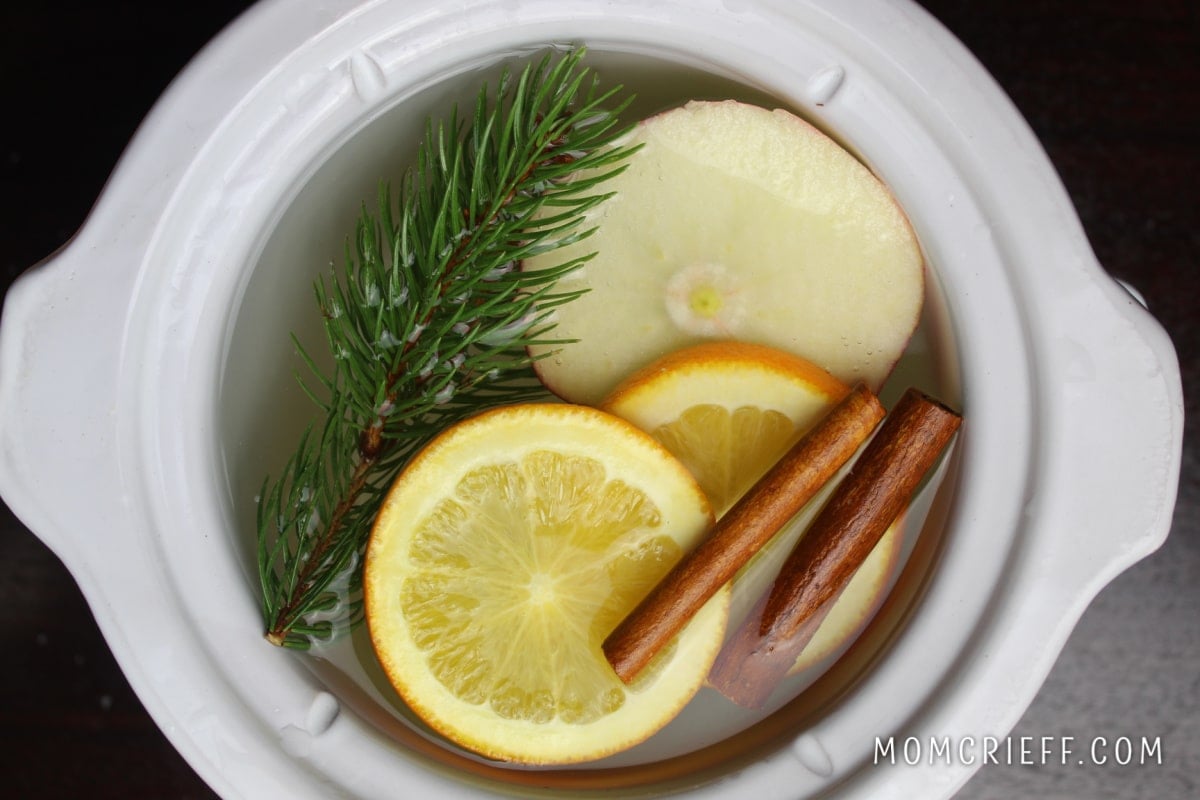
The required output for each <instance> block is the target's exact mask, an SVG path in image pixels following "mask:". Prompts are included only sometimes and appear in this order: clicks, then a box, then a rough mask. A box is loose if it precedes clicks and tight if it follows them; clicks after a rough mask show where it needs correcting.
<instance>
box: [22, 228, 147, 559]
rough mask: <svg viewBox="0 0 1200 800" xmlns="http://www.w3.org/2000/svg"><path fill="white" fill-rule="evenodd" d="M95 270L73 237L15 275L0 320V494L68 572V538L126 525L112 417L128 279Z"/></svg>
mask: <svg viewBox="0 0 1200 800" xmlns="http://www.w3.org/2000/svg"><path fill="white" fill-rule="evenodd" d="M104 263H109V264H112V263H114V262H113V261H112V260H111V259H109V258H101V257H100V256H99V254H98V253H96V251H95V250H94V249H93V248H91V247H89V246H88V245H87V244H85V243H83V242H81V241H80V240H79V239H77V240H76V241H74V242H72V243H71V244H70V245H68V246H67V247H66V248H64V249H63V250H60V251H59V253H57V254H56V255H54V256H52V257H51V258H50V259H48V260H47V261H44V262H42V263H41V264H39V265H38V266H36V267H33V268H32V269H30V270H29V271H28V272H26V273H25V274H24V275H22V276H21V277H20V278H18V279H17V281H16V282H15V283H13V285H12V286H11V287H10V289H9V291H8V294H7V295H6V296H5V298H4V307H3V312H2V313H0V494H2V495H3V497H4V501H5V502H6V503H7V504H8V506H9V507H10V508H11V509H12V510H13V512H14V513H15V514H16V515H17V517H18V518H19V519H20V520H21V521H22V522H23V523H24V524H25V525H26V526H27V527H28V528H30V529H31V530H32V531H33V532H34V533H35V534H36V535H37V536H38V538H40V539H41V540H42V541H43V542H45V543H46V544H47V545H48V546H49V547H50V548H51V549H52V550H54V551H55V553H56V554H57V555H58V557H59V558H60V559H62V560H63V561H64V562H65V563H67V566H68V567H72V566H77V563H76V562H77V559H75V558H73V556H72V551H73V550H74V549H75V548H73V547H72V544H71V540H72V534H73V533H74V534H76V535H79V534H78V532H80V531H103V532H104V535H105V537H106V538H107V537H109V536H110V535H112V536H119V535H120V532H121V531H122V530H125V529H127V527H128V526H127V525H125V524H124V521H125V517H126V512H125V509H124V506H123V503H122V502H121V496H122V492H121V485H120V481H119V471H118V464H117V455H116V447H115V441H116V438H115V433H116V430H115V429H116V419H117V416H116V413H115V410H116V407H117V403H116V387H117V373H118V369H119V354H120V347H121V338H122V337H121V328H122V324H123V320H124V317H125V312H126V308H127V306H128V303H129V297H130V295H131V292H130V282H131V280H132V275H127V274H118V273H126V272H129V271H128V270H122V269H120V268H115V269H105V268H103V266H102V264H104ZM77 267H78V268H77ZM108 543H109V544H115V542H111V541H109V542H108Z"/></svg>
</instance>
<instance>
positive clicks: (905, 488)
mask: <svg viewBox="0 0 1200 800" xmlns="http://www.w3.org/2000/svg"><path fill="white" fill-rule="evenodd" d="M961 422H962V419H961V417H960V416H959V415H958V414H957V413H955V412H954V411H951V410H950V409H948V408H946V407H945V406H944V405H942V404H941V403H939V402H938V401H936V400H933V399H932V398H929V397H927V396H926V395H923V394H921V393H920V392H918V391H916V390H913V389H910V390H908V392H906V393H905V394H904V396H903V397H902V398H901V399H900V401H899V402H898V403H897V404H896V407H895V408H894V409H892V411H891V413H890V414H888V417H887V419H886V420H885V421H884V423H883V425H881V426H880V428H879V431H878V433H876V434H875V438H873V439H872V440H871V441H870V443H868V444H867V446H866V447H865V448H864V449H863V452H862V455H860V456H859V459H858V461H857V462H856V463H855V465H854V467H853V468H852V469H851V471H850V473H849V474H848V475H847V476H846V477H845V478H844V479H843V480H842V482H841V483H840V484H839V485H838V487H837V488H836V489H835V490H834V493H833V494H832V496H831V497H830V498H829V501H828V502H827V503H826V504H825V506H824V508H822V509H821V512H820V513H819V514H818V515H817V517H816V519H814V520H813V522H812V524H811V525H810V526H809V529H808V530H807V531H806V532H805V533H804V535H803V536H802V537H801V539H800V541H799V542H797V544H796V547H795V548H794V549H793V550H792V552H791V554H789V556H788V559H787V561H785V562H784V565H783V567H781V568H780V571H779V575H778V577H777V578H776V579H775V584H774V586H773V587H772V589H771V591H770V592H769V593H767V594H765V595H764V596H763V598H761V599H760V600H759V601H758V603H757V604H756V605H755V607H754V609H753V610H752V611H751V612H750V613H749V614H748V615H747V617H746V620H745V621H744V622H743V623H742V624H741V626H740V627H739V628H738V629H737V631H736V632H735V633H734V635H733V636H732V637H731V638H730V639H729V641H728V642H726V644H725V646H724V647H723V648H722V650H721V652H720V654H718V656H717V659H716V661H715V662H714V664H713V667H712V669H711V670H710V671H709V677H708V682H709V685H710V686H712V687H713V688H714V689H716V690H717V691H719V692H721V693H722V694H723V695H725V696H726V697H728V698H729V699H730V700H732V701H733V702H735V703H738V704H739V705H742V706H746V707H748V708H758V707H761V706H762V705H764V704H765V703H766V701H767V699H768V698H769V697H770V695H771V693H772V692H773V691H774V690H775V688H776V687H777V686H778V684H779V682H780V681H782V680H783V678H784V677H786V675H787V673H788V671H789V670H790V669H791V667H792V665H793V664H795V663H796V659H797V658H798V657H799V655H800V653H801V652H802V651H803V650H804V648H805V646H806V645H807V644H808V642H809V641H810V640H811V639H812V637H813V636H814V635H815V634H816V632H817V629H818V628H820V626H821V623H822V622H823V621H824V620H825V617H826V616H827V615H828V614H829V611H830V610H831V609H832V608H833V606H834V605H835V604H836V603H837V600H838V597H840V595H841V593H842V591H843V590H844V589H845V588H846V585H847V584H849V583H850V580H851V578H853V577H854V573H855V572H856V571H857V570H858V568H859V567H860V566H862V563H863V561H864V560H865V559H866V557H867V555H868V554H870V552H871V550H872V549H874V547H875V545H876V544H878V542H879V539H880V537H882V536H883V534H884V533H885V532H886V531H887V529H888V528H889V527H890V526H891V525H892V523H893V522H895V520H896V518H897V517H898V516H899V513H900V512H901V511H902V510H903V509H904V508H905V507H906V506H907V505H908V504H909V503H910V502H911V500H912V496H913V494H914V493H915V491H916V488H917V486H918V485H919V484H920V482H921V480H922V478H924V476H925V474H926V473H927V472H928V471H929V470H930V469H931V468H932V466H933V464H934V463H935V462H936V461H937V458H938V456H939V455H940V454H941V452H942V450H943V449H944V448H945V446H946V444H947V443H948V442H949V441H950V438H951V437H952V436H953V434H954V432H955V431H956V430H958V428H959V426H960V424H961Z"/></svg>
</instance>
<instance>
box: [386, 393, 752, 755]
mask: <svg viewBox="0 0 1200 800" xmlns="http://www.w3.org/2000/svg"><path fill="white" fill-rule="evenodd" d="M711 522H712V512H711V510H710V506H709V504H708V501H707V500H706V499H705V497H704V495H703V493H702V492H701V490H700V488H699V487H698V486H697V485H696V482H695V480H694V479H693V478H692V476H691V475H690V474H689V472H688V471H687V469H686V468H685V467H684V466H683V465H682V464H681V463H680V462H679V461H678V460H677V459H675V458H674V457H672V456H671V455H670V454H669V453H668V452H667V451H666V450H665V449H664V448H663V447H662V446H661V445H659V444H658V443H657V442H655V441H654V440H653V439H652V438H651V437H649V436H648V435H646V434H645V433H643V432H641V431H640V430H638V429H637V428H635V427H633V426H632V425H630V424H629V423H627V422H625V421H623V420H620V419H618V418H617V417H614V416H612V415H610V414H606V413H603V412H601V411H599V410H596V409H592V408H585V407H581V406H572V405H566V404H528V405H517V406H509V407H506V408H502V409H498V410H495V411H490V412H485V413H484V414H481V415H479V416H477V417H474V418H472V419H470V420H467V421H466V422H463V423H460V424H458V425H456V426H453V427H451V428H450V429H448V430H447V431H446V432H444V433H443V434H442V435H441V436H440V437H439V438H437V439H435V440H434V442H432V443H431V444H430V445H429V446H428V447H427V448H425V449H424V450H423V451H422V452H421V453H419V454H418V455H417V456H416V457H415V458H414V459H413V460H412V462H410V464H409V465H408V466H407V467H406V468H405V470H404V471H403V473H402V474H401V475H400V477H399V478H398V479H397V481H396V483H395V484H394V486H393V487H392V488H391V490H390V492H389V494H388V496H387V498H386V500H385V501H384V504H383V506H382V509H381V511H380V513H379V515H378V517H377V519H376V523H375V527H374V530H373V532H372V536H371V541H370V545H369V548H368V552H367V559H366V565H365V572H364V590H365V597H366V612H367V621H368V625H369V628H370V635H371V640H372V643H373V644H374V647H375V651H376V653H377V655H378V658H379V661H380V663H381V664H382V666H383V669H384V671H385V672H386V674H387V675H388V677H389V678H390V680H391V682H392V683H393V685H394V686H395V688H396V689H397V691H398V692H399V694H400V696H401V697H402V698H403V700H404V701H405V703H407V704H408V706H409V707H410V708H412V709H413V711H414V712H415V713H416V714H417V715H418V716H420V717H421V718H422V719H423V720H424V721H425V722H426V723H427V724H428V725H429V726H430V727H431V728H433V729H434V730H435V731H437V732H439V733H440V734H442V735H443V736H445V737H446V738H448V739H450V740H451V741H453V742H456V743H458V744H459V745H461V746H463V747H465V748H468V749H470V750H472V751H475V752H476V753H479V754H481V755H484V756H486V757H489V758H492V759H498V760H506V761H514V762H520V763H525V764H564V763H574V762H579V761H585V760H590V759H595V758H600V757H602V756H605V755H609V754H612V753H615V752H618V751H620V750H623V749H626V748H628V747H630V746H632V745H634V744H636V743H638V742H640V741H642V740H644V739H646V738H647V737H649V736H650V735H651V734H652V733H653V732H654V731H656V730H658V729H659V728H661V727H662V726H663V725H665V724H666V723H667V722H668V721H669V720H670V719H671V718H672V717H674V716H675V714H677V713H678V712H679V710H680V709H681V708H682V707H683V706H684V705H685V704H686V703H687V702H688V700H689V699H690V698H691V697H692V696H693V694H695V692H696V691H697V689H698V688H699V687H700V686H701V684H702V683H703V680H704V677H705V675H706V673H707V672H708V669H709V667H710V666H711V664H712V661H713V659H714V658H715V657H716V653H717V651H718V649H719V647H720V645H721V642H722V640H723V638H724V632H725V624H726V619H727V616H728V608H729V595H728V592H723V593H722V594H721V595H718V596H716V597H714V598H713V599H712V601H710V602H709V603H708V604H707V605H706V606H705V607H704V608H703V609H702V610H701V612H700V613H699V614H697V616H696V617H695V618H694V619H693V620H692V622H691V623H690V624H689V625H688V627H687V628H686V629H684V630H683V631H682V632H681V633H680V634H679V636H678V637H676V639H675V640H674V641H673V643H672V645H671V646H670V647H668V648H667V649H666V650H665V651H664V652H663V653H661V654H660V655H659V657H658V658H657V659H656V661H655V662H654V663H652V664H651V665H650V666H649V667H648V668H647V669H646V670H645V672H644V673H643V674H642V675H641V676H639V678H638V680H637V681H636V682H635V683H634V684H632V685H629V686H626V685H625V684H623V683H622V682H621V681H620V679H618V678H617V676H616V674H615V673H614V672H613V670H612V668H611V667H610V666H609V664H608V662H607V661H606V660H605V658H604V655H603V653H602V651H601V643H602V642H603V641H604V638H605V637H606V636H607V635H608V634H609V632H610V631H611V630H612V629H613V628H614V627H616V625H617V623H618V622H619V621H620V620H621V619H622V618H624V617H625V616H626V615H627V614H628V613H629V612H630V611H631V610H632V609H633V607H634V606H635V605H636V604H637V603H638V602H639V601H640V600H641V598H642V597H643V596H644V595H645V594H646V593H647V592H649V590H650V588H651V587H652V586H653V585H654V584H655V583H657V582H658V580H659V579H660V578H661V577H662V575H663V574H664V573H665V572H666V571H667V570H668V569H670V567H671V566H672V565H673V564H674V563H675V562H676V561H678V560H679V559H680V558H681V557H682V555H683V554H684V553H685V552H686V551H687V550H689V549H690V548H691V547H692V546H693V545H694V544H695V543H696V542H697V541H698V540H699V539H700V538H701V537H702V536H703V535H704V534H705V533H706V532H707V530H708V529H709V527H710V526H711Z"/></svg>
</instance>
